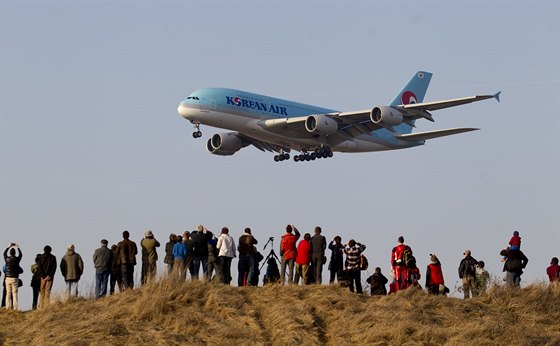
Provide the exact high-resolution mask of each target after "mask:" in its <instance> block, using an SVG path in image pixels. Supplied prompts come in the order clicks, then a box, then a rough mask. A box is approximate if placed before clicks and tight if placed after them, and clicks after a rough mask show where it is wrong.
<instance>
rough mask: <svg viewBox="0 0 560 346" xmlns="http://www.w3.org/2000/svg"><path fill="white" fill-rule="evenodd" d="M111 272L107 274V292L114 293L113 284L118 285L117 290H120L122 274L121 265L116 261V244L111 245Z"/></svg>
mask: <svg viewBox="0 0 560 346" xmlns="http://www.w3.org/2000/svg"><path fill="white" fill-rule="evenodd" d="M111 253H112V257H111V274H110V275H109V294H110V295H113V294H115V284H117V286H118V287H119V292H122V290H123V288H122V275H121V266H120V265H119V261H118V253H117V244H113V245H111Z"/></svg>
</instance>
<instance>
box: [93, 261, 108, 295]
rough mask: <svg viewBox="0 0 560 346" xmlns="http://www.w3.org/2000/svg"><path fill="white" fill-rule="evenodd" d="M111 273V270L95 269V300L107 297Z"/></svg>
mask: <svg viewBox="0 0 560 346" xmlns="http://www.w3.org/2000/svg"><path fill="white" fill-rule="evenodd" d="M109 272H110V271H109V268H97V269H95V298H100V297H105V296H106V295H107V282H108V281H109Z"/></svg>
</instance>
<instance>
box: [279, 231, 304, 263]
mask: <svg viewBox="0 0 560 346" xmlns="http://www.w3.org/2000/svg"><path fill="white" fill-rule="evenodd" d="M299 236H300V234H299V231H298V230H297V229H295V228H294V234H292V233H286V234H284V235H283V236H282V240H281V241H280V254H283V256H284V259H285V260H291V259H294V258H296V255H297V249H296V242H297V241H298V239H299Z"/></svg>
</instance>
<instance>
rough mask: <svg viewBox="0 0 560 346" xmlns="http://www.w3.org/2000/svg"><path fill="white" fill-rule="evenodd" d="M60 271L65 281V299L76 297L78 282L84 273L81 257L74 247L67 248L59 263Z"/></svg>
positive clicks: (71, 245)
mask: <svg viewBox="0 0 560 346" xmlns="http://www.w3.org/2000/svg"><path fill="white" fill-rule="evenodd" d="M60 271H61V272H62V276H64V281H66V294H67V297H71V296H74V297H77V296H78V281H80V277H81V276H82V274H83V272H84V262H83V261H82V256H80V254H79V253H77V252H76V251H75V249H74V245H73V244H70V245H68V247H67V251H66V255H64V257H62V260H61V261H60Z"/></svg>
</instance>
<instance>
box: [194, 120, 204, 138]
mask: <svg viewBox="0 0 560 346" xmlns="http://www.w3.org/2000/svg"><path fill="white" fill-rule="evenodd" d="M194 127H195V129H196V131H194V132H193V133H192V136H193V138H200V137H202V132H201V131H200V123H194Z"/></svg>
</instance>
